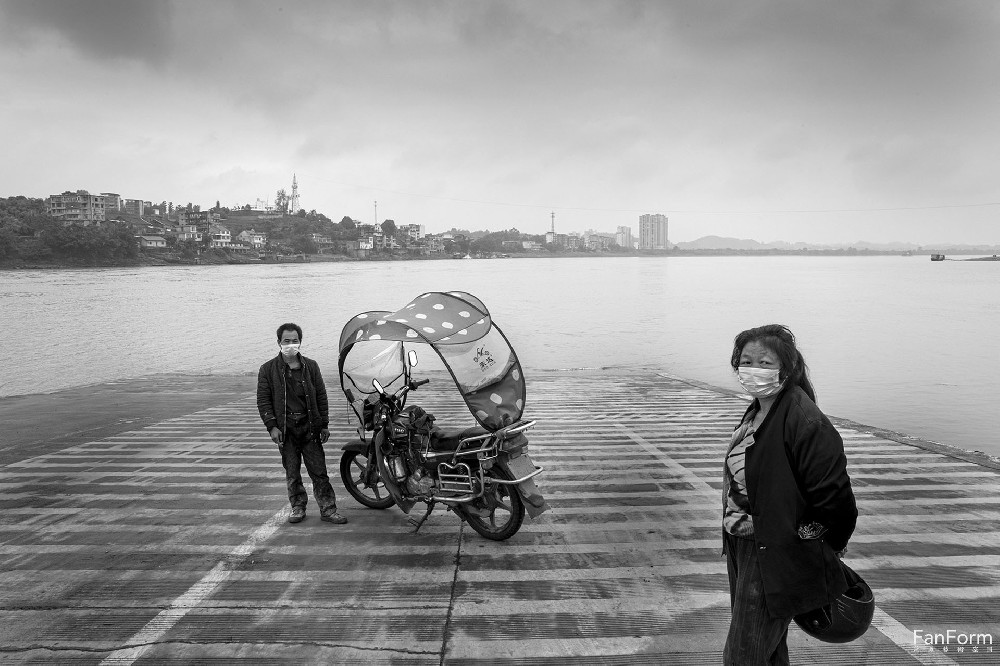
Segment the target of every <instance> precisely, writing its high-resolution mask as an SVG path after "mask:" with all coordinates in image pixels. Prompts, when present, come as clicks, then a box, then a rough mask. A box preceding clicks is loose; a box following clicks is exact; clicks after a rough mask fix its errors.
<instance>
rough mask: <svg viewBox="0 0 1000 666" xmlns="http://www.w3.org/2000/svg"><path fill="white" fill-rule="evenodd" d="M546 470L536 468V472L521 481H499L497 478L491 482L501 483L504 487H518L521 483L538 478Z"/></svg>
mask: <svg viewBox="0 0 1000 666" xmlns="http://www.w3.org/2000/svg"><path fill="white" fill-rule="evenodd" d="M544 470H545V468H544V467H536V468H535V471H534V472H532V473H531V474H529V475H528V476H522V477H521V478H520V479H514V480H513V481H507V480H506V479H497V478H490V481H491V482H493V483H499V484H501V485H504V486H516V485H517V484H519V483H524V482H525V481H527V480H528V479H533V478H535V477H536V476H538V475H539V474H541V473H542V472H543V471H544Z"/></svg>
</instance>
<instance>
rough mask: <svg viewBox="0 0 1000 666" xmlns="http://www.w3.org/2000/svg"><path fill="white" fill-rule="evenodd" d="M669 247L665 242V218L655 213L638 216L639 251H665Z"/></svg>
mask: <svg viewBox="0 0 1000 666" xmlns="http://www.w3.org/2000/svg"><path fill="white" fill-rule="evenodd" d="M669 247H670V243H669V242H668V241H667V216H666V215H660V214H659V213H655V214H652V215H640V216H639V249H640V250H666V249H668V248H669Z"/></svg>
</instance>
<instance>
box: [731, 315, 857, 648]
mask: <svg viewBox="0 0 1000 666" xmlns="http://www.w3.org/2000/svg"><path fill="white" fill-rule="evenodd" d="M731 364H732V366H733V370H734V371H735V372H736V373H737V375H738V377H739V381H740V384H742V385H743V388H744V389H745V390H746V391H747V393H749V394H750V395H751V396H752V397H753V401H752V402H751V403H750V406H749V407H748V408H747V410H746V413H745V414H744V415H743V419H742V421H741V422H740V424H739V426H737V428H736V430H735V431H734V432H733V438H732V442H731V444H730V446H729V450H728V451H727V452H726V460H725V464H724V466H723V495H724V497H723V528H724V529H723V548H724V551H725V554H726V564H727V568H728V570H729V594H730V605H731V607H732V620H731V623H730V625H729V634H728V636H727V638H726V647H725V651H724V653H723V661H724V663H725V664H732V665H740V666H743V665H754V666H755V665H757V664H788V663H789V661H788V644H787V638H788V625H789V623H790V622H791V620H792V617H793V616H795V615H799V614H802V613H806V612H808V611H812V610H815V609H817V608H819V607H821V606H824V605H826V604H829V603H831V602H832V601H833V600H834V599H836V598H837V597H838V596H840V595H841V594H843V593H844V591H845V590H846V589H847V587H848V583H847V580H846V578H845V576H844V572H843V569H842V567H841V566H840V562H839V560H838V556H842V555H843V551H844V550H845V549H846V547H847V541H848V539H850V537H851V534H852V533H853V532H854V526H855V524H856V522H857V517H858V510H857V506H856V504H855V501H854V492H853V490H852V489H851V479H850V477H849V476H848V475H847V458H846V457H845V455H844V443H843V440H841V438H840V434H839V433H838V432H837V430H836V429H835V428H834V427H833V424H832V423H830V420H829V419H828V418H827V417H826V416H825V415H824V414H823V412H821V411H820V410H819V408H818V407H817V406H816V394H815V392H814V391H813V387H812V384H811V383H810V382H809V379H808V377H807V374H806V373H807V368H806V364H805V360H804V359H803V358H802V354H801V353H800V352H799V351H798V349H797V348H796V346H795V336H793V335H792V332H791V331H790V330H788V328H786V327H784V326H780V325H777V324H771V325H767V326H761V327H758V328H752V329H749V330H746V331H743V332H742V333H740V334H739V335H737V336H736V339H735V341H734V345H733V355H732V360H731Z"/></svg>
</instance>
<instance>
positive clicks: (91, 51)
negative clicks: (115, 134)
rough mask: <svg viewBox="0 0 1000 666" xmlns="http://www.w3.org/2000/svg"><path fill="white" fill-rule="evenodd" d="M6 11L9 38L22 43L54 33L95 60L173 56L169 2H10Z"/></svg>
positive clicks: (156, 61)
mask: <svg viewBox="0 0 1000 666" xmlns="http://www.w3.org/2000/svg"><path fill="white" fill-rule="evenodd" d="M2 12H3V16H4V19H5V21H4V24H5V27H4V32H5V33H6V36H7V37H8V38H10V39H15V40H17V41H20V42H22V43H23V42H30V41H31V40H32V39H33V38H34V37H36V36H38V35H39V34H45V33H50V34H53V35H55V36H57V37H58V38H60V39H64V40H66V41H67V42H69V43H70V44H71V45H73V46H74V47H76V48H77V49H78V50H79V51H80V52H81V53H82V54H85V55H87V56H91V57H94V58H97V59H125V60H137V61H140V62H145V63H147V64H151V65H162V64H163V63H165V62H166V61H167V59H168V58H169V56H170V51H171V50H170V42H171V30H172V14H173V12H172V5H171V4H170V3H168V2H134V1H131V0H86V1H77V2H73V1H66V0H31V1H30V2H19V1H18V0H7V1H6V2H4V3H3V6H2Z"/></svg>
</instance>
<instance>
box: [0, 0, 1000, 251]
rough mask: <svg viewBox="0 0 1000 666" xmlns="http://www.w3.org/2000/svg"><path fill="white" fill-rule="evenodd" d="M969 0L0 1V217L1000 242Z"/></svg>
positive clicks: (981, 6) (986, 22) (998, 101)
mask: <svg viewBox="0 0 1000 666" xmlns="http://www.w3.org/2000/svg"><path fill="white" fill-rule="evenodd" d="M998 69H1000V11H998V9H997V6H996V4H995V3H993V2H989V1H986V0H968V1H966V2H962V3H953V4H947V5H942V4H941V3H938V2H935V1H933V0H879V1H876V2H858V3H848V4H846V5H845V4H844V3H842V2H832V1H823V0H820V1H817V2H809V3H796V2H788V1H786V0H746V1H742V2H735V1H734V2H722V1H714V0H706V1H705V2H698V3H691V2H672V1H669V0H636V1H635V2H629V3H627V4H623V3H621V2H614V1H611V0H608V1H606V2H604V1H601V0H597V1H590V2H584V1H582V0H580V1H577V0H552V1H551V2H545V3H536V2H527V1H522V0H509V1H505V2H489V1H486V0H468V1H467V2H462V3H405V2H387V3H326V2H318V1H314V0H301V1H299V2H296V3H291V4H289V3H279V2H270V1H267V0H264V1H262V2H258V3H237V2H228V1H224V0H220V1H219V2H212V3H198V2H193V1H190V0H176V1H169V0H162V1H156V2H154V1H149V0H137V1H133V2H97V1H91V0H80V1H78V2H60V1H56V0H35V1H33V2H22V1H18V0H0V71H3V72H4V74H5V89H6V90H7V91H8V92H9V94H8V95H6V97H5V103H4V104H3V105H0V127H4V128H5V129H7V132H5V134H4V137H3V144H2V145H3V151H4V156H5V159H4V160H3V161H2V162H0V188H2V191H0V196H11V195H17V194H24V195H26V196H32V197H38V198H44V197H46V196H48V195H50V194H52V193H57V192H63V191H65V190H70V189H71V190H76V189H87V190H89V191H91V192H105V191H111V192H119V193H120V194H121V195H122V196H123V197H128V198H135V199H145V200H153V199H156V200H162V199H166V200H173V201H175V202H178V201H181V200H183V201H184V202H187V201H192V202H197V203H200V205H202V206H203V207H204V206H211V205H214V203H215V201H216V200H219V201H220V202H222V203H224V204H225V205H232V203H233V202H235V201H244V202H254V201H256V200H257V199H261V198H263V199H266V200H273V198H274V195H275V192H276V191H277V190H278V189H279V188H283V189H285V190H286V192H287V193H288V194H289V195H291V177H292V174H294V176H295V178H296V183H297V185H298V191H299V193H300V196H301V202H302V207H303V208H306V209H307V210H308V209H316V210H317V211H321V212H324V214H326V215H328V216H331V217H333V216H338V217H341V216H344V215H347V216H350V217H352V218H353V219H357V220H362V221H365V222H371V221H375V220H374V217H375V211H374V205H373V202H374V201H375V200H378V217H379V218H381V219H395V220H398V221H402V222H405V223H413V224H422V225H425V226H426V227H427V229H428V230H429V231H436V232H439V231H443V230H446V229H449V228H452V227H462V228H481V229H491V230H499V229H509V228H512V227H516V228H517V229H519V230H522V231H525V232H526V233H532V234H543V233H545V232H546V231H549V230H550V226H551V218H550V214H551V213H552V212H555V214H556V221H557V226H558V228H559V230H562V231H568V230H585V229H587V228H593V229H602V230H608V231H610V232H613V231H614V230H615V229H617V228H618V227H619V226H625V225H629V226H631V227H632V228H633V229H635V228H637V219H638V216H640V215H643V214H647V213H660V214H663V215H665V216H667V217H669V219H670V241H671V242H684V241H690V240H693V239H697V238H700V237H703V236H706V235H712V234H715V235H720V236H727V237H737V238H755V239H759V240H761V241H762V242H767V241H771V240H776V239H781V240H785V241H788V242H799V241H802V242H808V243H844V242H852V241H855V240H858V239H866V240H870V241H872V242H889V241H904V242H913V243H918V244H925V245H929V244H934V243H941V242H949V243H996V242H1000V224H997V221H998V216H1000V191H998V189H1000V188H998V185H997V184H998V183H1000V164H998V162H997V160H996V157H995V156H996V155H997V154H1000V124H998V123H996V121H995V118H996V117H998V116H1000V91H998V90H997V87H996V86H993V85H989V84H988V82H990V81H992V80H993V79H994V78H995V72H996V71H997V70H998Z"/></svg>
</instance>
